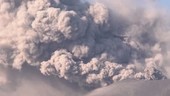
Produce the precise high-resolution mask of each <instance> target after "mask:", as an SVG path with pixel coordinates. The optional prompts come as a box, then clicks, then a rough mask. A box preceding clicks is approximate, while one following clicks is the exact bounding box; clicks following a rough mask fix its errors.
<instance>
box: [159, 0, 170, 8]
mask: <svg viewBox="0 0 170 96" xmlns="http://www.w3.org/2000/svg"><path fill="white" fill-rule="evenodd" d="M158 2H159V3H160V4H161V6H163V7H165V8H168V9H170V0H158Z"/></svg>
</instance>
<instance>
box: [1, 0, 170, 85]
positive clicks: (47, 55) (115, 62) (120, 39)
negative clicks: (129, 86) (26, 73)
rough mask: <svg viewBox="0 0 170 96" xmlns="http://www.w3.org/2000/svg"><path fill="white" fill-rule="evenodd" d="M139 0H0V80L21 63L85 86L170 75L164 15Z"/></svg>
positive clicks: (144, 0) (157, 9) (20, 66)
mask: <svg viewBox="0 0 170 96" xmlns="http://www.w3.org/2000/svg"><path fill="white" fill-rule="evenodd" d="M99 2H100V3H99ZM122 2H124V3H122ZM142 2H143V3H144V4H145V5H141V4H140V2H138V1H135V0H120V1H116V0H113V1H111V0H106V1H104V0H98V1H97V0H96V1H94V2H93V3H92V2H86V1H80V0H0V69H2V70H4V71H0V85H1V84H4V83H6V82H8V79H7V78H6V75H5V74H6V70H5V69H4V68H6V67H9V68H14V69H17V70H23V68H24V65H31V66H34V67H36V68H39V70H40V72H41V73H42V74H43V75H45V76H57V77H59V78H63V79H65V80H67V81H69V82H74V83H77V84H79V86H83V87H87V88H97V87H102V86H107V85H109V84H112V83H114V82H117V81H121V80H125V79H136V80H141V79H144V80H162V79H166V78H168V77H169V72H168V62H169V57H170V50H169V45H168V42H169V41H170V40H169V37H168V36H170V29H169V28H168V26H169V22H167V18H168V15H167V14H166V12H163V11H162V10H161V9H159V8H158V7H157V6H156V4H154V2H147V1H146V0H142ZM106 5H108V6H106ZM112 5H113V6H112ZM111 6H112V7H111ZM128 6H129V7H128Z"/></svg>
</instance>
